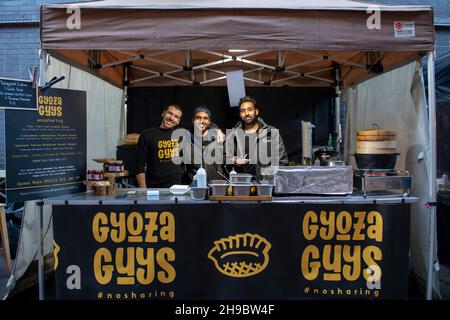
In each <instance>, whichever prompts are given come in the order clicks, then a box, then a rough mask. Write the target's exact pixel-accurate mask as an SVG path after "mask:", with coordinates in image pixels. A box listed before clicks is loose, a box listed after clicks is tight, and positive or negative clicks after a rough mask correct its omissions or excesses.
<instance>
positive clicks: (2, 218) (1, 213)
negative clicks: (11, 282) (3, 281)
mask: <svg viewBox="0 0 450 320" xmlns="http://www.w3.org/2000/svg"><path fill="white" fill-rule="evenodd" d="M0 236H1V239H2V247H0V251H1V253H2V255H3V257H5V261H6V270H7V271H8V272H12V260H11V253H10V251H9V237H8V227H7V226H6V214H5V205H4V204H0Z"/></svg>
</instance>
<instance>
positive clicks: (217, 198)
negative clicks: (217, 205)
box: [208, 196, 272, 201]
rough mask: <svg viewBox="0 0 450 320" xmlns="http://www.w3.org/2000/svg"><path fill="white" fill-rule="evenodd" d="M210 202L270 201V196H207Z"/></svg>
mask: <svg viewBox="0 0 450 320" xmlns="http://www.w3.org/2000/svg"><path fill="white" fill-rule="evenodd" d="M208 199H209V200H211V201H272V197H271V196H209V197H208Z"/></svg>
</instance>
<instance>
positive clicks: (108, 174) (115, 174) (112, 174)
mask: <svg viewBox="0 0 450 320" xmlns="http://www.w3.org/2000/svg"><path fill="white" fill-rule="evenodd" d="M103 176H104V177H106V178H109V177H115V178H117V177H126V176H128V170H124V171H121V172H104V173H103Z"/></svg>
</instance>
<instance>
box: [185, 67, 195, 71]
mask: <svg viewBox="0 0 450 320" xmlns="http://www.w3.org/2000/svg"><path fill="white" fill-rule="evenodd" d="M192 70H193V69H192V67H191V66H183V71H192Z"/></svg>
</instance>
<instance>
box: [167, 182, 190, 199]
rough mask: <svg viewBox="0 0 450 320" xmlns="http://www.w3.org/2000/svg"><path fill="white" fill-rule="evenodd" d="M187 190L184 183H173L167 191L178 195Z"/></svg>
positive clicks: (187, 187)
mask: <svg viewBox="0 0 450 320" xmlns="http://www.w3.org/2000/svg"><path fill="white" fill-rule="evenodd" d="M188 190H189V186H188V185H184V184H174V185H173V186H171V187H170V188H169V191H170V193H171V194H174V195H179V196H181V195H183V194H185V193H186V192H187V191H188Z"/></svg>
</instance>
